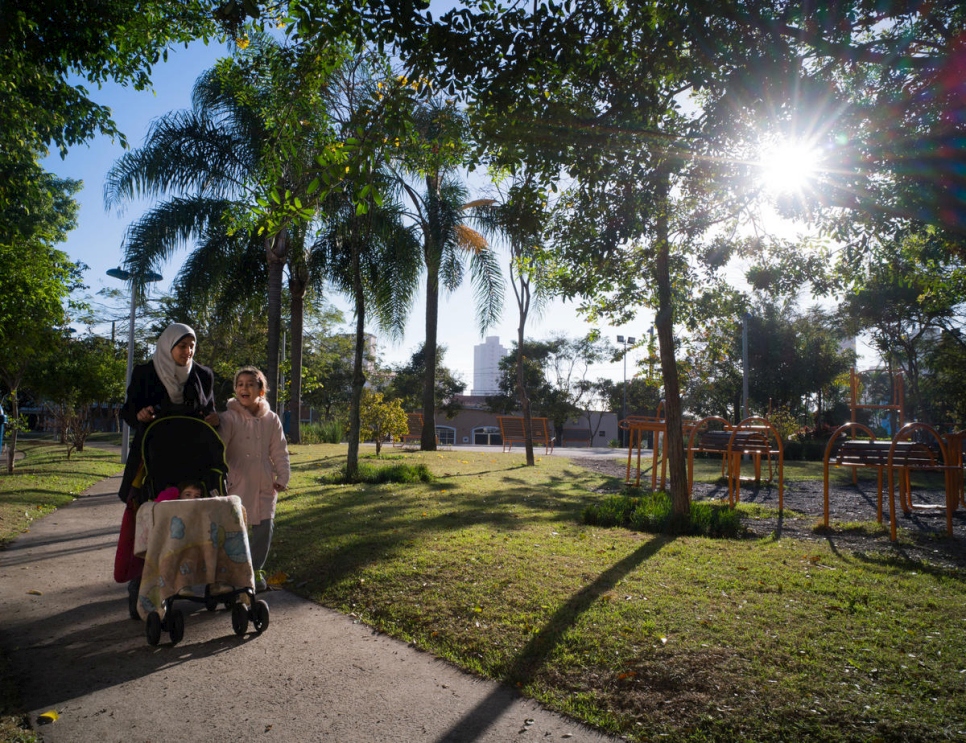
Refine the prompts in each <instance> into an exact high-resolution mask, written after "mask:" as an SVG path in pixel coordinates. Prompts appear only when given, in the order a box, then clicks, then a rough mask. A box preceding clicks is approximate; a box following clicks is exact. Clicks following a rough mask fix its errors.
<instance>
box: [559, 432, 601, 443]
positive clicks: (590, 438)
mask: <svg viewBox="0 0 966 743" xmlns="http://www.w3.org/2000/svg"><path fill="white" fill-rule="evenodd" d="M593 443H594V432H593V431H591V430H590V429H588V428H565V429H564V430H563V431H562V432H561V434H560V445H561V446H592V445H593Z"/></svg>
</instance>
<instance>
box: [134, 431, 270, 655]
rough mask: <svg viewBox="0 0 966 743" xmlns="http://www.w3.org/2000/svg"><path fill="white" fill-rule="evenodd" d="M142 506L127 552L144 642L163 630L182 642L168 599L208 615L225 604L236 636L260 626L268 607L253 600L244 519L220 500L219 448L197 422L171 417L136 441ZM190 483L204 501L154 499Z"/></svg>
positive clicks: (180, 622) (222, 466) (179, 615)
mask: <svg viewBox="0 0 966 743" xmlns="http://www.w3.org/2000/svg"><path fill="white" fill-rule="evenodd" d="M141 452H142V459H143V462H144V481H143V484H142V489H143V492H144V494H145V495H146V498H147V501H146V502H145V503H144V504H143V505H142V506H141V507H140V508H139V509H138V512H137V526H136V528H135V553H136V554H139V553H141V554H143V555H144V560H145V566H144V572H143V574H142V577H141V585H140V589H139V593H138V596H137V612H138V615H139V616H141V617H143V618H144V620H145V622H146V629H145V634H146V635H147V640H148V643H150V644H151V645H157V644H158V643H159V642H160V640H161V633H162V632H167V633H168V634H169V635H170V637H171V642H172V644H174V643H177V642H179V641H180V640H181V639H182V637H184V614H183V612H181V610H180V609H177V608H175V607H174V606H173V605H174V603H175V601H178V600H187V601H195V602H200V603H203V604H204V605H205V607H206V608H207V609H208V611H215V610H216V609H217V608H218V606H219V604H224V606H225V607H226V608H227V607H230V609H231V623H232V628H233V629H234V631H235V633H236V634H237V635H244V634H245V633H246V632H247V631H248V624H249V621H250V622H251V623H252V625H253V626H254V629H255V631H256V632H257V633H259V634H261V633H262V632H264V631H265V630H266V629H267V628H268V623H269V610H268V604H267V603H265V602H264V601H261V600H256V599H255V577H254V571H253V569H252V561H251V552H250V549H249V544H248V530H247V519H246V517H245V514H244V509H243V508H242V505H241V499H240V498H239V497H238V496H237V495H225V477H226V474H227V471H228V467H227V465H226V463H225V445H224V442H222V440H221V438H220V437H219V436H218V433H217V432H216V431H215V429H214V428H212V427H211V426H210V425H208V424H207V423H206V422H205V421H203V420H201V419H199V418H190V417H187V416H171V417H167V418H159V419H158V420H156V421H154V422H153V423H152V424H151V425H150V426H148V428H147V430H146V431H145V433H144V439H143V442H142V449H141ZM188 480H194V481H199V482H201V483H203V484H204V486H205V490H206V491H207V493H208V494H209V495H210V496H213V497H208V498H201V499H198V500H170V501H164V502H155V498H156V497H157V496H158V494H159V493H160V492H161V491H162V490H164V489H165V488H169V487H172V486H175V485H177V484H178V483H181V482H184V481H188Z"/></svg>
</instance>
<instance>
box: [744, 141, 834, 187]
mask: <svg viewBox="0 0 966 743" xmlns="http://www.w3.org/2000/svg"><path fill="white" fill-rule="evenodd" d="M759 162H760V166H761V181H762V185H763V187H764V188H765V190H766V191H768V192H769V193H772V194H774V195H779V196H780V195H783V194H793V193H800V192H802V191H804V190H805V189H807V188H808V187H809V185H810V184H811V183H812V182H813V181H814V180H815V176H816V174H817V172H818V166H819V152H818V150H817V149H815V147H813V146H811V145H810V144H808V143H806V142H793V141H784V142H779V143H776V144H774V145H773V146H771V147H769V148H767V149H766V150H765V151H764V152H763V153H762V155H761V159H760V161H759Z"/></svg>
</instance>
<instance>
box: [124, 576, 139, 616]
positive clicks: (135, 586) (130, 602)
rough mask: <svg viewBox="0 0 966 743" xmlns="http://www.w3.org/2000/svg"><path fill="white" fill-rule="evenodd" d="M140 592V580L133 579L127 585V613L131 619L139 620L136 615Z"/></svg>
mask: <svg viewBox="0 0 966 743" xmlns="http://www.w3.org/2000/svg"><path fill="white" fill-rule="evenodd" d="M140 592H141V579H140V578H135V579H134V580H131V581H128V584H127V613H128V614H129V615H130V617H131V619H138V620H140V619H141V615H140V614H138V593H140Z"/></svg>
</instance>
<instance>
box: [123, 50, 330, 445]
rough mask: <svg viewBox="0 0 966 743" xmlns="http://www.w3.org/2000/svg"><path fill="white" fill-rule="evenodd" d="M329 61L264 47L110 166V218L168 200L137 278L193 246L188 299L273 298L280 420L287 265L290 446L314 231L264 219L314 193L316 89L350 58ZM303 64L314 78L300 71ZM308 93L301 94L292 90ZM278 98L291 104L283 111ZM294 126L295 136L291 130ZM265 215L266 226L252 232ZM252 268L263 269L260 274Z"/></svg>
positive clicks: (131, 254) (144, 234)
mask: <svg viewBox="0 0 966 743" xmlns="http://www.w3.org/2000/svg"><path fill="white" fill-rule="evenodd" d="M332 52H333V53H332V54H329V55H321V54H319V53H318V50H307V52H306V50H293V49H290V48H287V47H283V46H281V45H280V44H279V43H278V42H277V41H275V40H273V39H272V38H271V37H267V36H256V37H255V38H254V39H253V42H252V44H251V46H249V48H248V49H247V50H246V52H245V53H244V54H243V55H242V56H240V57H239V58H237V59H234V60H223V61H222V62H221V63H219V65H218V66H216V67H215V68H214V69H212V70H209V71H208V72H206V73H204V74H203V75H202V76H201V77H200V78H199V79H198V81H197V83H196V84H195V88H194V91H193V95H192V108H191V109H190V110H188V111H181V112H175V113H171V114H168V115H167V116H164V117H162V118H161V119H159V120H158V121H157V122H156V123H155V124H154V125H153V126H152V128H151V131H150V132H149V133H148V136H147V138H146V140H145V143H144V145H143V146H142V147H141V148H139V149H138V150H135V151H133V152H131V153H128V154H126V155H124V156H123V157H122V158H121V159H120V160H119V161H118V162H117V163H116V164H115V165H114V167H113V168H112V169H111V172H110V173H109V175H108V179H107V184H106V186H105V200H106V202H107V204H108V206H111V205H116V204H119V203H120V202H121V201H123V200H126V199H131V198H134V197H135V196H148V197H160V196H162V195H167V196H168V197H169V198H168V200H167V201H165V202H163V203H162V204H160V205H159V206H157V207H155V208H154V209H152V210H151V211H149V212H148V213H147V214H145V215H144V216H143V217H142V218H141V219H140V220H138V222H136V223H135V224H134V225H132V226H131V228H129V230H128V233H127V236H126V240H125V242H126V247H125V256H126V257H125V263H126V264H127V265H128V266H129V267H130V269H131V272H132V274H133V275H135V276H137V275H139V274H141V273H143V272H144V271H146V270H150V269H156V268H157V267H158V266H159V265H160V264H161V263H162V262H163V261H165V260H166V259H167V258H169V257H170V256H171V255H172V254H173V253H174V252H175V251H176V250H177V249H179V248H180V247H182V246H183V245H187V244H189V243H191V242H194V243H195V248H194V252H193V253H192V255H191V256H190V257H189V260H188V261H187V262H186V264H185V267H184V269H183V273H182V276H181V277H180V278H179V280H178V282H176V287H177V288H178V289H179V290H180V291H182V292H188V291H192V290H193V291H194V292H195V296H208V297H214V298H215V299H216V300H217V301H222V302H227V303H231V302H233V301H241V300H243V299H244V298H246V297H248V296H250V294H251V292H252V291H253V290H256V291H267V296H268V308H267V311H268V338H267V349H266V358H265V362H266V363H265V364H264V367H265V369H266V376H267V377H268V380H269V387H270V392H269V401H270V403H271V404H272V406H273V408H274V407H275V403H276V399H277V395H278V378H279V374H278V366H279V339H280V336H281V320H282V280H283V271H284V267H285V265H286V263H287V262H289V261H291V264H290V271H289V273H290V282H289V288H290V295H291V301H292V308H291V310H292V312H291V316H292V318H293V328H292V330H293V332H292V333H291V336H292V349H293V352H292V354H291V359H292V362H293V374H292V378H293V385H292V391H293V394H292V406H293V408H294V410H295V414H294V415H293V416H292V418H293V421H294V425H295V429H294V436H293V440H294V441H297V440H298V427H297V421H298V417H299V416H298V410H299V408H300V406H301V400H300V382H301V366H300V363H301V347H302V336H301V325H302V324H301V318H302V302H303V301H304V293H305V287H306V286H307V284H308V279H307V277H306V276H305V273H304V266H305V261H304V245H305V238H306V230H305V228H304V226H303V224H304V222H297V223H294V224H293V221H292V220H291V219H290V218H286V217H283V218H282V219H273V218H272V216H271V214H269V213H267V212H266V210H265V208H264V207H265V205H267V204H269V203H270V199H271V198H272V197H274V198H275V199H276V200H278V201H279V202H281V199H280V198H279V196H278V194H283V195H284V196H285V197H287V199H294V201H295V202H296V203H298V199H299V195H300V194H302V195H304V194H306V193H307V192H308V191H310V190H311V189H310V184H311V180H312V169H313V167H314V164H313V159H312V156H311V153H312V152H313V151H314V150H315V149H317V148H318V147H319V146H320V145H319V140H321V139H325V138H326V137H327V136H328V131H327V119H326V112H325V109H324V107H319V106H317V103H318V100H317V97H316V96H317V94H318V87H321V86H324V83H325V78H324V75H329V74H331V72H330V70H329V68H328V67H327V65H328V64H329V63H330V62H331V61H332V59H333V58H335V59H341V56H340V55H342V52H341V51H340V50H338V49H337V48H333V49H332ZM305 60H308V62H306V61H305ZM306 64H307V65H309V67H310V69H309V71H306V70H305V69H303V68H304V66H305V65H306ZM312 65H315V67H312ZM320 69H322V70H325V72H324V75H322V74H321V73H319V70H320ZM300 84H301V85H302V86H303V89H301V90H296V89H293V88H294V87H295V86H298V85H300ZM280 89H281V90H280ZM303 92H304V93H305V95H300V94H301V93H303ZM280 97H284V102H283V103H278V101H279V98H280ZM293 101H295V102H293ZM293 120H294V121H295V122H297V124H296V125H295V127H294V128H296V129H297V131H296V132H295V134H294V135H293V134H291V133H290V132H289V131H288V130H290V129H292V128H293V127H292V125H291V124H287V123H286V122H291V121H293ZM280 143H281V144H280ZM286 205H287V204H286ZM299 206H300V208H301V209H302V212H303V217H304V216H305V214H306V213H311V206H310V199H309V198H307V197H306V198H305V204H304V206H303V205H302V204H299ZM259 211H261V217H262V220H261V222H258V221H253V220H252V215H253V214H256V216H257V214H258V212H259ZM256 256H260V259H259V260H260V262H261V266H262V267H263V268H261V269H260V270H257V271H253V270H252V268H253V266H254V265H255V263H256V260H255V259H256ZM290 433H291V432H290Z"/></svg>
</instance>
